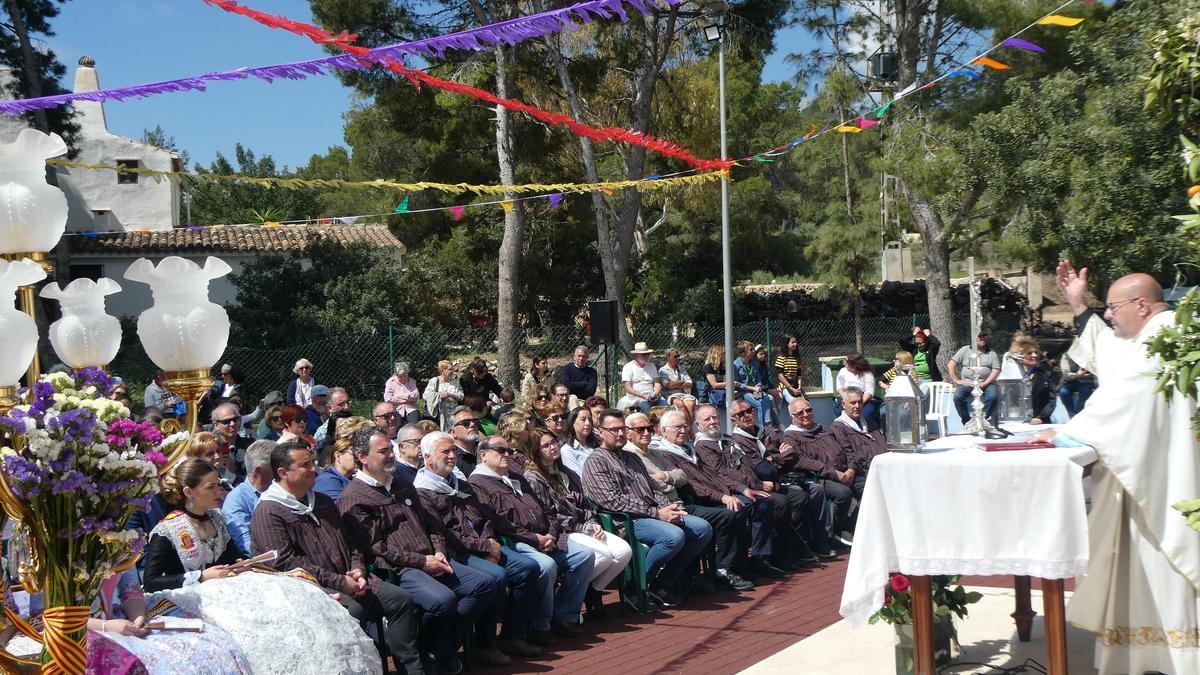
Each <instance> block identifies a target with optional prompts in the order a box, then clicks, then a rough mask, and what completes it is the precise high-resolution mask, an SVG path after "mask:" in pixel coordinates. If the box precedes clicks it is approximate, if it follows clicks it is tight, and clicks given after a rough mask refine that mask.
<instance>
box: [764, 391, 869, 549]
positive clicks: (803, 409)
mask: <svg viewBox="0 0 1200 675" xmlns="http://www.w3.org/2000/svg"><path fill="white" fill-rule="evenodd" d="M788 411H789V412H790V413H791V417H792V423H791V424H790V425H789V426H788V427H787V428H786V429H784V430H783V437H782V438H781V439H780V442H779V444H780V445H779V447H780V453H779V466H780V470H781V472H782V473H783V475H784V477H785V480H786V479H787V478H786V477H787V476H789V475H790V476H792V478H791V479H792V480H795V481H797V482H803V481H808V482H812V483H820V484H821V487H822V488H824V489H825V495H826V497H828V498H829V499H831V500H833V513H832V514H831V518H830V519H829V521H828V524H827V532H828V534H829V537H830V538H831V539H833V540H834V541H837V542H839V543H841V544H842V545H843V546H850V545H851V544H852V543H853V542H854V519H853V518H852V516H851V513H850V507H851V505H852V504H853V500H854V499H855V498H862V491H863V487H864V486H865V485H866V481H867V479H866V476H858V475H857V473H856V472H855V470H854V468H853V467H851V466H849V464H848V463H847V462H846V453H845V451H843V450H842V447H841V445H839V444H838V441H837V439H836V438H834V436H833V434H832V433H830V432H829V431H828V430H826V429H825V427H823V426H821V425H820V424H818V423H817V422H816V420H815V419H814V418H813V409H812V405H811V404H809V402H808V401H807V400H805V399H802V398H798V399H794V400H793V401H792V402H791V403H790V404H789V405H788Z"/></svg>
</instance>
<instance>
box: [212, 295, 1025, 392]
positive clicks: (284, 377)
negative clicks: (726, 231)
mask: <svg viewBox="0 0 1200 675" xmlns="http://www.w3.org/2000/svg"><path fill="white" fill-rule="evenodd" d="M953 319H954V321H953V325H954V330H953V334H952V335H950V336H944V335H943V336H939V337H940V339H941V341H942V344H943V347H942V353H943V358H947V357H948V356H949V355H951V354H953V352H954V350H955V349H957V348H958V347H959V346H961V345H963V344H966V342H967V334H968V332H969V330H968V327H967V324H968V318H967V316H966V315H956V316H954V317H953ZM928 321H929V318H928V316H926V315H914V316H909V317H898V318H886V317H885V318H868V319H864V321H863V351H864V353H865V354H866V355H867V356H873V357H879V358H886V359H889V360H890V358H891V356H892V355H893V354H894V353H895V351H896V349H897V348H898V341H899V340H900V338H901V337H903V336H905V335H910V334H911V331H912V326H913V325H915V324H920V325H923V326H928V325H929V324H928ZM788 334H795V335H797V336H798V337H799V339H800V357H801V360H802V362H803V371H802V375H803V378H804V383H805V386H806V387H807V388H809V389H813V388H818V387H819V386H820V382H821V380H820V362H819V360H818V359H819V358H820V357H823V356H844V355H845V354H847V353H848V352H851V351H854V350H855V339H854V335H855V331H854V321H853V320H850V319H838V320H822V321H772V320H762V321H756V322H753V323H746V324H742V325H739V326H736V327H735V328H734V330H733V339H734V342H735V343H736V342H738V341H741V340H747V341H750V342H752V343H755V344H763V345H766V346H767V349H768V350H769V351H768V356H769V359H768V362H769V363H773V362H774V359H775V354H776V353H777V351H778V345H779V342H780V341H781V340H782V339H783V338H784V336H786V335H788ZM995 337H996V338H997V341H996V343H995V344H997V345H1001V344H1007V343H1006V342H1003V341H1002V340H1003V339H1006V338H1007V337H1008V336H995ZM634 339H636V340H638V341H644V342H646V343H647V344H648V345H649V346H650V347H651V348H653V349H654V350H655V355H654V357H653V360H654V361H655V363H661V362H662V361H664V360H665V359H664V356H663V352H665V350H666V349H667V348H668V347H675V348H677V349H679V351H680V353H681V360H682V361H683V363H684V365H685V366H686V367H687V369H688V371H689V372H690V373H691V374H692V376H693V377H697V376H698V374H699V372H700V367H701V365H702V364H703V361H704V356H705V353H706V352H707V351H708V348H709V347H711V346H713V345H719V344H724V339H725V338H724V328H723V327H722V326H712V325H693V324H682V325H681V324H638V325H637V326H635V330H634ZM578 344H590V339H589V338H588V335H587V334H586V332H585V329H584V328H583V327H581V326H550V327H541V328H537V329H527V330H525V331H523V332H522V335H521V346H520V353H521V364H522V377H523V376H524V375H523V373H524V372H527V371H528V368H529V364H530V360H531V359H532V358H533V357H535V356H546V357H547V358H548V359H549V362H550V368H551V370H552V371H556V370H557V369H559V368H561V367H562V366H564V365H566V364H567V363H569V362H570V360H571V355H572V353H573V351H574V348H575V346H576V345H578ZM496 352H497V335H496V329H495V328H494V327H476V328H467V329H463V330H451V331H442V330H414V329H408V328H401V327H388V328H386V329H385V330H381V331H378V332H376V333H374V334H370V335H355V336H345V337H337V338H331V339H326V340H320V341H314V342H308V343H298V344H296V345H294V346H291V347H288V348H286V349H270V350H264V349H255V348H253V347H245V346H230V347H229V348H228V349H227V350H226V353H225V355H224V357H223V358H222V362H223V363H231V364H235V365H236V366H237V367H238V368H239V370H241V372H242V373H243V375H244V377H245V380H246V385H247V388H248V390H249V392H250V395H251V397H252V398H257V397H260V396H262V395H264V394H265V393H266V392H268V391H271V390H279V391H283V390H285V389H286V387H287V384H288V382H289V381H290V380H291V379H292V378H293V377H295V376H294V375H293V374H292V366H293V364H294V363H295V362H296V360H298V359H300V358H306V359H308V360H309V361H311V362H312V363H313V366H314V367H313V376H314V378H315V379H316V380H317V381H318V382H320V383H322V384H325V385H329V386H340V387H344V388H345V389H346V390H347V391H349V392H350V395H351V397H352V398H354V399H355V400H356V401H373V400H378V398H379V397H380V396H381V395H382V394H383V387H384V383H385V382H386V381H387V379H388V377H390V376H391V374H392V364H393V363H394V362H395V361H399V360H402V361H406V362H408V364H409V367H410V370H411V373H412V375H413V377H415V378H416V379H417V380H418V382H420V383H421V386H422V388H423V387H424V383H425V382H426V381H428V379H429V378H430V377H432V376H433V375H434V374H435V371H436V364H437V362H438V361H439V360H441V359H448V360H450V361H451V362H454V363H455V366H456V370H458V372H460V373H461V372H462V371H463V370H464V369H465V368H466V365H467V363H469V362H470V361H471V360H472V359H473V358H475V357H476V356H480V357H483V358H484V359H486V360H487V361H489V362H492V363H494V362H495V359H496ZM592 357H593V365H594V366H595V367H596V369H597V370H599V371H600V372H601V373H602V375H601V386H602V387H603V388H605V389H608V388H609V386H614V387H615V385H616V380H617V379H619V373H620V367H621V365H623V364H624V362H625V360H626V359H627V358H628V356H627V355H626V354H624V353H623V350H622V349H620V348H619V347H618V348H614V349H612V350H609V351H608V352H607V353H606V352H605V351H604V350H600V349H596V348H593V353H592ZM606 375H607V381H606V378H605V376H606ZM504 384H509V385H512V386H513V388H514V390H515V389H517V388H518V386H519V384H520V382H512V383H504Z"/></svg>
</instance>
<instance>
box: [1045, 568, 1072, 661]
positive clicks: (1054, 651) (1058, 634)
mask: <svg viewBox="0 0 1200 675" xmlns="http://www.w3.org/2000/svg"><path fill="white" fill-rule="evenodd" d="M1042 608H1043V609H1044V610H1045V612H1046V621H1045V623H1046V659H1047V672H1048V673H1049V675H1067V612H1066V603H1065V602H1064V601H1063V580H1062V579H1042Z"/></svg>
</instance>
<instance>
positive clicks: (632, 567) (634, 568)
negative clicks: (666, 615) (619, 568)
mask: <svg viewBox="0 0 1200 675" xmlns="http://www.w3.org/2000/svg"><path fill="white" fill-rule="evenodd" d="M596 519H597V520H599V521H600V526H601V527H603V528H604V531H605V532H608V533H610V534H613V535H616V534H617V528H616V526H615V522H617V521H619V522H621V524H622V525H624V527H625V541H626V543H628V544H629V548H631V549H633V560H630V561H629V564H628V565H627V566H626V567H625V577H624V581H623V583H622V584H621V585H620V586H619V587H618V592H619V593H620V596H621V614H622V615H624V614H625V602H626V597H627V590H626V589H627V587H629V588H632V589H633V590H634V591H635V600H634V601H635V606H636V607H637V610H638V612H641V613H642V614H647V613H649V612H650V598H649V596H648V595H647V589H648V580H647V579H646V555H647V554H648V553H649V552H650V547H649V546H646V545H645V544H643V543H642V542H640V541H638V540H637V537H636V536H634V534H633V515H632V514H630V513H626V512H624V511H610V510H608V509H602V508H597V509H596Z"/></svg>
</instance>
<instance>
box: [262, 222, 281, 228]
mask: <svg viewBox="0 0 1200 675" xmlns="http://www.w3.org/2000/svg"><path fill="white" fill-rule="evenodd" d="M263 227H283V223H280V222H277V221H274V220H268V221H266V222H264V223H263Z"/></svg>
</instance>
